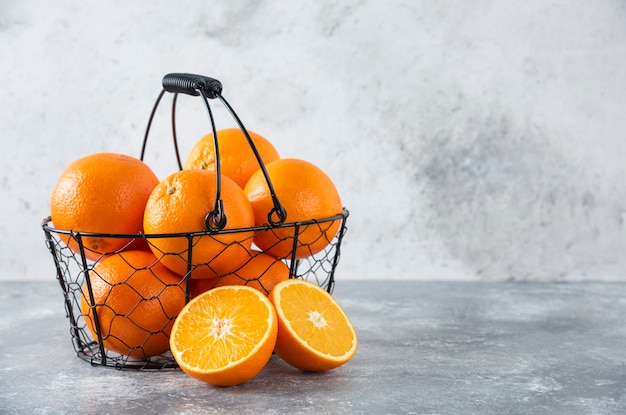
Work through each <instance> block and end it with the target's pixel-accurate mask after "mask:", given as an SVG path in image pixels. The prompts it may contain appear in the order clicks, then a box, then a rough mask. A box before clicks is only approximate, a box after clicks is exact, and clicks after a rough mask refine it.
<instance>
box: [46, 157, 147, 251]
mask: <svg viewBox="0 0 626 415" xmlns="http://www.w3.org/2000/svg"><path fill="white" fill-rule="evenodd" d="M158 183H159V179H158V177H157V176H156V175H155V174H154V172H153V171H152V170H151V169H150V167H148V166H147V165H146V164H145V163H143V162H142V161H140V160H139V159H136V158H134V157H130V156H126V155H123V154H115V153H96V154H91V155H88V156H85V157H83V158H80V159H78V160H75V161H74V162H72V163H71V164H70V165H68V166H67V167H66V168H65V169H64V171H63V172H62V173H61V175H60V177H59V178H58V180H57V182H56V184H55V186H54V189H53V190H52V196H51V200H50V212H51V217H52V221H53V223H54V227H55V228H57V229H62V230H72V231H77V232H93V233H104V234H137V233H140V232H142V230H143V212H144V208H145V206H146V202H147V200H148V197H149V196H150V194H151V192H152V190H153V189H154V187H155V186H156V185H157V184H158ZM62 238H63V240H64V241H65V242H66V243H67V244H68V245H69V246H70V248H71V249H72V250H74V251H75V252H80V249H79V246H78V243H77V241H76V239H75V238H71V237H70V236H69V235H63V236H62ZM82 241H83V244H84V247H85V256H86V257H87V258H88V259H91V260H97V259H98V258H100V257H101V256H102V255H103V254H106V253H111V252H113V251H116V250H118V249H121V248H122V247H124V246H126V245H127V244H129V243H130V242H131V239H130V238H118V237H115V238H107V237H99V236H95V237H92V236H85V237H83V238H82Z"/></svg>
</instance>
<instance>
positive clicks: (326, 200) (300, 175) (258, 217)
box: [244, 158, 343, 258]
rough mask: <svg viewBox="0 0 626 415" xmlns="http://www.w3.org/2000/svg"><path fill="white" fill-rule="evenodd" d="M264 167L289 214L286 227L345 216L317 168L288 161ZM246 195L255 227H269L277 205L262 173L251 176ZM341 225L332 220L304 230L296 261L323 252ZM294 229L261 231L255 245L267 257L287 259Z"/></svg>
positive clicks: (327, 179)
mask: <svg viewBox="0 0 626 415" xmlns="http://www.w3.org/2000/svg"><path fill="white" fill-rule="evenodd" d="M265 167H266V170H267V173H268V175H269V177H270V180H271V182H272V185H273V187H274V191H275V193H276V196H277V197H278V199H279V201H280V203H281V205H282V206H283V208H284V209H285V211H286V213H287V217H286V220H285V223H294V222H303V221H311V220H321V219H325V218H329V217H332V216H335V215H338V214H340V213H342V211H343V205H342V203H341V198H340V196H339V192H338V191H337V188H336V187H335V185H334V183H333V182H332V180H331V179H330V177H328V175H326V173H324V172H323V171H322V170H321V169H320V168H319V167H317V166H315V165H314V164H312V163H310V162H308V161H304V160H299V159H293V158H286V159H280V160H275V161H273V162H271V163H269V164H268V165H267V166H265ZM244 192H245V194H246V196H247V197H248V200H250V203H251V204H252V209H253V210H254V218H255V224H256V225H257V226H262V225H265V224H268V223H269V220H268V214H269V212H270V211H271V210H272V208H273V207H274V204H273V201H272V197H271V194H270V191H269V187H268V185H267V182H266V181H265V177H264V175H263V173H262V171H261V169H259V170H257V171H256V173H254V174H253V175H252V177H251V178H250V180H249V181H248V183H247V184H246V187H245V189H244ZM273 220H275V218H274V217H273ZM340 225H341V223H340V221H339V220H333V221H324V222H320V223H313V224H308V225H303V226H301V227H300V229H299V231H298V243H297V246H296V249H295V257H296V258H304V257H308V256H310V255H313V254H316V253H318V252H320V251H321V250H323V249H324V248H325V247H326V246H328V244H329V243H330V242H331V241H332V239H333V238H334V237H335V235H336V234H337V231H338V230H339V226H340ZM294 229H295V228H294V227H291V226H287V227H275V228H272V229H269V230H267V231H260V232H258V233H257V234H256V236H255V238H254V242H255V243H256V245H257V246H258V247H259V248H261V250H262V251H264V252H266V253H269V254H271V255H273V256H275V257H278V258H288V257H291V256H292V254H293V253H292V250H293V242H294V241H293V240H294Z"/></svg>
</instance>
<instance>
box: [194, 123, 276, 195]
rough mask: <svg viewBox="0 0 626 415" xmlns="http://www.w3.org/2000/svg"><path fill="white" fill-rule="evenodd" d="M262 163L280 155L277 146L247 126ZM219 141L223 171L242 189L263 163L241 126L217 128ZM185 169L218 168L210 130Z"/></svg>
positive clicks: (213, 169) (196, 145)
mask: <svg viewBox="0 0 626 415" xmlns="http://www.w3.org/2000/svg"><path fill="white" fill-rule="evenodd" d="M248 134H249V135H250V138H251V139H252V142H253V143H254V146H255V147H256V149H257V151H258V152H259V155H260V156H261V159H262V160H263V164H267V163H270V162H272V161H274V160H277V159H279V158H280V156H279V154H278V151H276V148H274V146H273V145H272V143H270V142H269V141H268V140H267V139H266V138H265V137H263V136H261V135H259V134H257V133H255V132H253V131H250V130H248ZM217 145H218V148H219V156H220V172H221V173H222V174H225V175H226V176H228V177H230V178H231V179H233V180H234V181H235V183H237V184H238V185H239V186H240V187H241V188H242V189H243V187H244V186H245V185H246V183H247V182H248V179H249V178H250V176H252V174H253V173H254V172H255V171H256V170H257V169H258V168H259V167H260V166H259V162H258V160H257V159H256V156H255V155H254V152H253V151H252V148H251V147H250V144H249V143H248V140H247V139H246V136H245V135H244V133H243V131H242V130H240V129H239V128H226V129H223V130H218V131H217ZM183 168H184V169H206V170H212V171H215V145H214V143H213V134H212V133H209V134H207V135H205V136H204V137H202V138H201V139H200V140H198V141H197V142H196V143H195V145H194V146H193V147H192V149H191V151H190V152H189V155H188V156H187V160H186V161H185V164H184V165H183Z"/></svg>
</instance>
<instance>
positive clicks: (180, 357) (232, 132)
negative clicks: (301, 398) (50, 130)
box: [50, 128, 357, 385]
mask: <svg viewBox="0 0 626 415" xmlns="http://www.w3.org/2000/svg"><path fill="white" fill-rule="evenodd" d="M249 137H250V139H251V140H252V141H253V143H254V147H255V148H256V150H257V152H258V155H259V156H260V157H261V159H262V161H263V165H264V166H265V169H266V172H267V175H268V176H269V178H270V181H271V184H272V186H273V190H274V194H272V192H271V190H270V187H269V186H268V182H267V180H266V177H265V174H264V172H263V171H262V169H261V168H260V165H259V162H258V160H257V158H256V155H255V153H254V151H253V148H252V147H251V146H250V145H249V143H248V140H247V137H246V136H245V134H244V133H243V131H242V130H240V129H237V128H229V129H223V130H219V131H217V142H218V147H217V149H218V151H219V161H220V162H219V169H218V168H217V166H216V158H217V154H216V149H215V147H214V138H213V135H212V134H207V135H206V136H205V137H202V138H201V139H200V140H198V141H197V142H196V144H195V145H194V146H193V148H192V149H191V151H190V153H189V155H188V157H187V159H186V161H185V163H184V167H183V169H182V170H180V171H176V172H173V173H172V174H170V175H169V176H167V177H166V178H164V179H163V180H160V179H159V178H158V177H157V176H156V174H155V173H154V172H153V171H152V169H151V168H150V167H149V166H148V165H146V164H145V163H144V162H143V161H141V160H139V159H136V158H134V157H131V156H127V155H122V154H115V153H97V154H92V155H88V156H86V157H83V158H80V159H78V160H75V161H74V162H72V163H71V164H70V165H69V166H67V168H66V169H65V170H64V171H63V172H62V173H61V175H60V177H59V179H58V181H57V183H56V185H55V187H54V189H53V191H52V197H51V206H50V207H51V219H52V222H53V224H54V227H55V228H56V229H59V230H67V231H72V232H65V233H62V236H61V237H62V239H63V242H65V243H66V244H67V246H68V247H69V248H70V249H72V250H74V251H75V252H77V253H79V254H80V255H82V256H83V257H84V258H86V259H87V260H90V261H92V262H93V264H94V265H93V267H92V268H91V269H90V272H89V273H88V274H87V280H86V281H85V283H84V285H83V290H82V295H81V310H82V315H83V318H84V320H85V323H86V326H87V328H88V329H89V330H90V331H91V333H92V335H93V338H94V339H96V341H101V342H102V344H103V346H104V347H105V348H106V349H108V350H111V351H113V352H116V353H119V354H121V355H123V356H127V357H129V358H133V359H149V358H151V357H153V356H157V355H162V354H163V353H166V352H168V351H171V353H172V355H173V356H174V358H175V359H176V362H177V363H178V364H179V366H180V367H181V368H182V369H183V370H184V371H185V372H186V373H188V374H190V375H191V376H194V377H196V378H199V379H201V380H203V381H206V382H209V383H212V384H216V385H234V384H238V383H241V382H244V381H246V380H249V379H250V378H252V377H253V376H254V375H256V373H258V371H260V370H261V368H262V367H263V366H264V364H265V363H267V361H268V359H269V357H270V355H271V353H272V352H273V351H275V352H276V353H277V354H278V355H279V356H281V357H282V358H283V359H284V360H285V361H287V362H288V363H290V364H292V365H293V366H295V367H298V368H300V369H302V370H313V371H315V370H328V369H331V368H334V367H337V366H339V365H341V364H343V363H345V362H346V361H347V360H349V359H350V358H351V357H352V355H353V354H354V352H355V351H356V344H357V340H356V334H355V332H354V328H353V327H352V325H351V324H350V322H349V320H348V318H347V317H346V316H345V314H344V313H343V311H341V309H340V308H339V306H338V304H337V303H336V301H335V300H334V299H333V298H332V297H331V296H330V294H328V293H327V292H326V291H325V290H323V289H322V288H321V287H319V286H317V285H315V284H313V283H309V282H307V281H303V280H299V279H295V278H290V276H291V275H290V269H289V267H288V266H287V265H286V263H288V262H289V261H290V260H293V259H301V258H306V257H308V256H311V255H314V254H316V253H318V252H320V251H323V250H324V249H325V248H326V247H327V246H328V245H329V244H330V243H331V241H332V240H333V239H334V238H335V236H336V234H337V232H338V231H339V229H340V226H341V219H339V218H335V219H332V220H327V219H328V218H333V217H338V215H340V214H341V213H342V212H343V205H342V202H341V198H340V196H339V193H338V191H337V189H336V187H335V185H334V184H333V182H332V181H331V179H330V178H329V177H328V176H327V175H326V174H325V173H324V172H323V171H322V170H321V169H319V168H318V167H317V166H315V165H314V164H312V163H310V162H307V161H305V160H301V159H294V158H281V157H280V156H279V153H278V151H277V150H276V149H275V147H274V146H273V145H272V144H271V143H270V141H268V140H267V139H266V138H264V137H263V136H261V135H259V134H257V133H254V132H252V131H249ZM218 171H219V173H218ZM218 174H219V178H218V176H217V175H218ZM218 179H219V180H218ZM276 199H278V200H279V201H280V202H279V203H280V206H282V208H283V209H284V211H283V212H284V213H286V217H284V218H283V219H284V220H283V223H284V224H290V223H296V222H298V223H300V222H311V221H312V222H313V223H310V224H308V225H305V226H302V227H301V228H298V231H297V235H295V234H294V228H293V227H291V226H283V224H282V223H281V224H280V225H279V226H268V225H271V224H276V222H275V217H276V209H275V208H276V206H277V205H276ZM216 201H219V203H216ZM325 219H326V220H325ZM301 313H304V314H303V315H302V314H301ZM303 319H304V320H303ZM244 320H245V323H244ZM303 321H308V323H303ZM303 324H305V325H304V326H303ZM306 324H309V325H310V327H308V326H306ZM198 333H204V334H203V335H201V336H199V335H198ZM255 333H256V334H255ZM255 336H256V337H255ZM209 339H210V340H209ZM234 350H237V353H235V352H234ZM233 353H235V354H233ZM235 355H236V356H235Z"/></svg>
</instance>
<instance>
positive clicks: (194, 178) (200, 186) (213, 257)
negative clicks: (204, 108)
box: [144, 169, 254, 278]
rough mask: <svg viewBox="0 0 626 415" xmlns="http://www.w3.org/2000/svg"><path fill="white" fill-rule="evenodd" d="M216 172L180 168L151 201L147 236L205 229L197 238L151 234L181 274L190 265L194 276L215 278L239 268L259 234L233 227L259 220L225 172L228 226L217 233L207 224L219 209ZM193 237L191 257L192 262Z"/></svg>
mask: <svg viewBox="0 0 626 415" xmlns="http://www.w3.org/2000/svg"><path fill="white" fill-rule="evenodd" d="M216 177H217V175H216V173H215V172H213V171H208V170H199V169H194V170H181V171H178V172H175V173H173V174H171V175H169V176H168V177H166V178H165V179H164V180H163V181H161V182H160V183H159V184H158V185H157V186H156V187H155V188H154V191H153V192H152V194H151V195H150V198H149V199H148V203H147V204H146V210H145V215H144V231H145V232H146V234H147V235H149V234H181V233H195V232H198V233H202V234H199V235H195V236H193V237H191V236H189V235H181V236H178V235H177V236H171V237H164V238H150V248H151V249H152V252H154V254H155V255H156V256H157V257H159V258H161V257H162V258H161V262H162V263H163V265H165V266H166V267H168V268H170V269H171V270H172V271H174V272H176V273H178V274H181V275H185V274H186V273H187V270H188V264H190V266H191V268H192V273H191V277H192V278H213V277H215V276H217V275H221V274H227V273H228V272H230V271H232V270H233V269H236V268H237V267H239V266H240V265H241V264H242V263H243V262H244V261H245V260H246V258H248V249H249V248H250V246H251V245H252V238H253V235H254V233H253V232H252V231H249V230H247V231H241V232H239V231H232V230H234V229H243V228H250V227H252V226H253V225H254V215H253V213H252V207H251V206H250V202H249V201H248V199H247V198H246V196H245V195H244V194H243V190H242V189H241V188H240V187H239V186H238V185H237V183H235V182H234V181H232V180H231V179H229V178H228V177H227V176H225V175H221V186H220V187H221V189H220V190H221V192H220V198H221V200H222V201H223V207H224V214H225V215H226V225H225V227H224V228H223V231H220V232H214V231H210V229H209V228H208V226H207V224H206V221H205V219H206V217H207V214H209V213H210V212H212V211H213V209H214V204H215V195H216ZM229 230H230V231H231V232H227V231H229ZM224 231H226V232H224ZM188 236H189V237H188ZM190 241H191V244H192V249H191V251H192V252H191V254H192V256H191V262H189V261H188V260H189V243H190Z"/></svg>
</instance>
